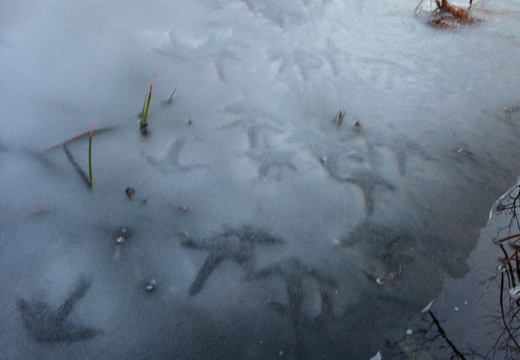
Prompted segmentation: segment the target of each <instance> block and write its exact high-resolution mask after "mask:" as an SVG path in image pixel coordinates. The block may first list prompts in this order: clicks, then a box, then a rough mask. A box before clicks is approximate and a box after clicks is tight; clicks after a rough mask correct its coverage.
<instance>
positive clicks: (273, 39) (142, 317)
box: [0, 0, 520, 359]
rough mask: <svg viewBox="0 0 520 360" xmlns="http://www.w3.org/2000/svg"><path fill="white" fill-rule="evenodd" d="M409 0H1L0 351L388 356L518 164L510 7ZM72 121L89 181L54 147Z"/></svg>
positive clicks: (11, 355)
mask: <svg viewBox="0 0 520 360" xmlns="http://www.w3.org/2000/svg"><path fill="white" fill-rule="evenodd" d="M415 6H416V4H406V3H402V2H397V1H392V2H390V3H385V4H384V5H380V4H376V3H371V2H366V1H357V2H354V1H352V2H340V1H335V0H329V1H303V0H302V1H296V0H294V1H289V2H285V3H283V4H282V3H280V2H277V1H239V0H227V1H225V0H221V1H206V0H199V1H190V2H178V1H177V2H175V3H171V2H160V1H157V2H155V3H153V4H143V5H137V4H134V6H129V5H128V4H127V3H125V2H111V3H110V4H101V3H96V4H94V3H91V4H84V5H77V4H69V3H67V2H60V1H55V2H43V3H39V4H38V5H34V4H29V3H26V2H17V3H16V4H11V5H9V6H7V5H6V10H5V11H3V12H2V15H0V16H1V22H0V39H1V42H0V66H1V68H2V86H1V87H0V92H1V93H0V98H1V99H2V100H1V102H0V109H1V112H2V115H3V116H2V121H1V122H0V129H1V131H0V134H1V135H0V136H1V138H0V166H1V167H2V171H1V172H0V179H1V180H0V181H1V184H2V188H3V189H4V191H3V192H2V193H1V194H0V199H1V203H2V209H3V210H2V212H3V213H2V216H1V217H0V226H1V227H0V229H1V239H2V240H1V243H0V261H1V264H2V270H3V271H2V273H1V275H0V278H1V281H0V284H2V285H1V287H2V288H1V294H2V295H1V296H0V301H1V305H2V309H4V311H3V312H2V313H1V315H0V316H1V322H2V324H3V329H4V331H2V332H1V334H0V352H1V353H0V355H1V356H0V357H1V358H6V359H30V358H41V359H57V358H63V359H66V358H75V359H89V358H109V359H149V358H156V359H171V358H178V359H200V358H205V359H212V358H214V359H221V358H237V359H238V358H251V359H270V358H288V359H301V358H308V359H316V358H323V359H343V358H345V357H348V358H359V359H368V358H370V357H372V356H373V355H374V354H376V353H377V351H379V350H380V351H381V352H382V354H383V358H385V351H387V350H388V349H386V348H385V340H386V339H388V338H392V339H394V334H395V332H396V331H397V332H399V331H401V330H402V331H404V330H405V329H406V325H407V323H406V322H407V321H408V320H407V319H408V315H410V314H416V313H418V312H419V311H420V310H421V309H422V308H424V306H425V305H426V304H428V303H429V302H430V301H431V300H432V299H434V298H435V297H437V296H438V295H439V294H440V292H441V289H442V287H443V284H444V282H445V280H446V279H460V278H462V277H464V276H465V275H466V274H467V273H468V271H469V270H471V267H470V265H472V264H468V263H467V262H466V259H467V258H468V256H469V254H470V251H471V250H472V249H473V248H474V247H475V245H476V242H477V239H478V234H479V229H480V227H481V226H483V225H484V224H485V222H486V218H487V214H488V211H489V208H490V207H491V205H492V204H493V203H494V201H495V200H496V199H497V198H498V196H500V195H501V194H502V193H503V192H504V191H505V190H506V189H507V188H508V187H509V186H511V184H512V183H513V182H514V179H515V178H516V176H517V172H518V170H517V169H518V165H519V161H518V159H517V158H516V149H518V145H519V142H520V141H519V138H518V130H517V126H518V123H519V120H520V117H519V116H518V113H519V112H518V111H514V109H515V107H517V106H518V105H519V103H520V99H519V94H520V74H519V72H518V69H517V60H518V55H519V51H520V43H519V40H518V38H519V36H520V33H519V29H518V26H517V23H518V14H517V12H515V11H518V10H519V9H518V5H517V4H515V3H514V2H512V1H511V2H505V3H504V2H502V3H500V4H497V3H492V2H480V3H479V2H477V3H475V5H474V9H473V11H474V15H475V16H478V17H481V18H482V19H483V20H484V21H482V22H481V23H478V24H476V25H474V26H466V27H461V28H459V29H456V30H454V31H439V30H436V29H432V28H430V27H428V26H426V25H425V23H424V19H423V15H422V14H421V16H418V17H414V13H413V10H414V7H415ZM155 73H158V75H157V79H156V82H155V86H154V91H153V97H152V105H151V109H150V113H149V123H150V124H149V135H148V136H147V137H142V136H141V135H140V133H139V126H138V124H137V113H138V112H139V111H140V109H141V106H142V101H143V97H144V95H145V92H146V90H147V86H148V82H149V80H150V78H152V76H153V74H155ZM175 88H177V91H176V93H175V100H174V102H173V103H172V104H171V105H169V106H167V105H165V104H164V103H163V101H164V100H167V99H168V97H169V95H170V94H171V92H172V91H173V90H174V89H175ZM505 109H510V110H508V111H505ZM511 109H513V110H511ZM340 111H341V112H342V115H343V114H344V115H343V116H341V121H339V118H340V117H338V114H339V112H340ZM93 122H95V124H96V127H97V128H99V129H101V128H105V127H112V129H111V131H107V132H103V133H99V134H96V135H95V136H94V139H93V165H94V188H93V189H92V190H89V189H88V188H87V187H86V186H85V183H84V182H83V180H82V179H81V178H80V177H79V176H78V174H76V172H75V171H74V169H73V168H72V167H71V166H70V163H69V162H68V160H67V157H66V156H65V154H64V152H63V151H62V149H61V148H60V147H56V148H51V147H52V146H53V145H56V144H59V143H61V142H63V141H65V140H67V139H69V138H71V137H73V136H75V135H77V134H80V133H84V132H85V131H87V130H88V129H89V128H90V126H91V125H92V123H93ZM49 148H51V149H49ZM67 148H68V150H69V152H70V153H71V154H72V156H73V157H74V158H75V160H76V161H77V163H78V164H80V165H81V166H83V168H84V169H86V168H87V141H86V139H85V138H83V139H79V140H77V141H74V142H72V143H70V144H68V147H67ZM46 149H48V150H46ZM127 187H133V188H134V189H135V194H134V195H133V196H132V197H131V199H129V198H128V197H127V195H126V194H125V189H126V188H127ZM122 229H125V230H124V231H122ZM244 229H249V230H247V231H245V230H244ZM244 231H245V232H244ZM248 231H249V232H248ZM122 234H124V236H123V235H122ZM266 234H269V237H272V239H277V241H275V243H273V244H270V243H269V242H268V241H267V242H268V243H267V244H266V243H262V241H259V240H261V239H264V240H265V239H266V236H267V235H266ZM121 236H123V237H124V241H117V239H119V238H120V237H121ZM188 239H189V241H188ZM187 241H188V243H187ZM85 278H88V279H90V280H91V285H90V287H89V288H88V291H85V293H84V294H82V296H81V300H80V301H77V302H75V304H74V307H73V310H71V311H70V312H69V311H66V316H65V318H66V322H65V320H62V318H63V314H65V313H64V312H63V311H62V312H60V307H61V306H63V304H64V302H66V300H67V299H69V297H70V296H71V293H73V291H74V289H75V287H76V286H77V285H78V284H80V283H81V281H82V280H81V279H85ZM198 279H200V280H198ZM190 289H191V291H190ZM20 299H23V301H24V302H23V304H22V303H21V302H20V301H21V300H20ZM17 304H18V306H17ZM21 304H22V305H24V306H20V305H21ZM29 310H31V311H32V312H30V311H29ZM40 310H41V311H40ZM34 314H36V315H34ZM38 314H43V315H41V316H42V318H41V319H43V320H42V321H43V324H45V323H46V322H45V319H49V320H48V321H50V323H52V322H54V323H55V324H57V326H54V327H52V326H51V327H50V329H48V328H47V327H45V326H43V325H42V326H43V328H45V331H44V332H43V333H44V334H47V332H48V331H51V332H52V331H55V333H53V334H50V335H49V334H47V335H45V336H43V338H41V339H40V340H45V339H64V340H69V341H53V342H51V343H49V342H46V341H43V342H42V341H36V340H38V338H35V336H34V329H38V328H39V326H40V325H41V324H42V322H38V321H37V322H31V321H29V320H28V319H30V318H32V316H36V318H38V316H40V315H38ZM46 316H47V317H46ZM38 319H39V318H38ZM56 319H57V320H56ZM63 324H78V326H80V325H81V326H82V327H86V328H87V329H94V330H92V331H95V335H96V336H92V337H91V338H89V339H81V340H82V341H71V340H74V339H73V338H69V337H67V336H61V337H60V336H59V335H64V332H63V331H62V332H61V333H60V330H63V326H68V325H63ZM53 329H54V330H53ZM67 329H69V330H70V328H67ZM65 333H66V332H65ZM92 334H93V335H94V333H92ZM477 344H478V342H477ZM385 349H386V350H385ZM404 353H406V350H403V353H401V354H400V355H398V356H402V357H404V356H407V355H404ZM386 355H388V356H392V355H390V354H386ZM408 355H410V354H408Z"/></svg>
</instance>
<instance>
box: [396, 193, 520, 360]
mask: <svg viewBox="0 0 520 360" xmlns="http://www.w3.org/2000/svg"><path fill="white" fill-rule="evenodd" d="M519 209H520V185H516V186H514V187H513V188H512V189H510V190H509V191H508V192H507V193H506V194H504V195H503V196H502V197H501V198H500V199H499V200H498V201H497V203H496V204H495V206H494V207H493V209H492V210H491V214H490V215H491V216H490V220H489V222H488V225H487V226H486V228H484V229H483V231H482V234H481V237H480V243H479V245H478V247H477V249H476V250H475V252H474V253H473V254H472V257H471V259H470V261H469V262H470V263H471V264H473V265H474V266H473V269H472V270H471V271H470V273H469V274H468V275H467V276H466V277H465V278H464V279H461V280H459V281H448V282H447V284H446V285H445V286H444V289H443V291H442V293H441V295H440V296H439V297H438V298H437V299H435V300H434V301H432V303H430V304H429V305H428V306H427V307H425V308H424V309H423V310H422V311H421V312H420V313H417V314H416V315H415V316H411V317H409V319H408V320H407V323H408V327H407V328H406V330H404V329H402V330H401V332H396V333H394V334H391V335H389V336H388V337H387V339H386V350H387V356H388V357H387V358H389V359H402V358H410V359H433V358H435V359H437V358H442V359H517V358H518V353H519V352H520V343H519V340H518V338H519V335H520V290H519V289H520V286H519V284H520V266H519V265H520V258H519V256H518V254H519V251H520V247H519V245H518V242H519V241H520V221H519V218H518V215H519V214H518V210H519Z"/></svg>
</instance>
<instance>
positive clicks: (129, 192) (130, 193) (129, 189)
mask: <svg viewBox="0 0 520 360" xmlns="http://www.w3.org/2000/svg"><path fill="white" fill-rule="evenodd" d="M125 193H126V196H128V198H129V199H130V200H131V199H132V196H134V194H135V189H134V188H133V187H131V186H129V187H127V188H126V189H125Z"/></svg>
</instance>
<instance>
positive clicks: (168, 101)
mask: <svg viewBox="0 0 520 360" xmlns="http://www.w3.org/2000/svg"><path fill="white" fill-rule="evenodd" d="M176 91H177V88H175V90H173V92H172V94H171V95H170V97H169V98H168V100H166V101H165V104H166V105H170V104H171V103H172V102H173V100H175V97H174V95H175V92H176Z"/></svg>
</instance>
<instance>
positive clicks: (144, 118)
mask: <svg viewBox="0 0 520 360" xmlns="http://www.w3.org/2000/svg"><path fill="white" fill-rule="evenodd" d="M156 77H157V74H155V75H154V76H153V78H152V80H150V87H149V88H148V92H147V93H146V96H145V97H144V103H143V108H142V110H141V113H140V114H139V117H140V118H141V121H140V125H141V133H143V134H146V133H147V127H148V110H150V102H151V101H152V89H153V84H154V82H155V78H156Z"/></svg>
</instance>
